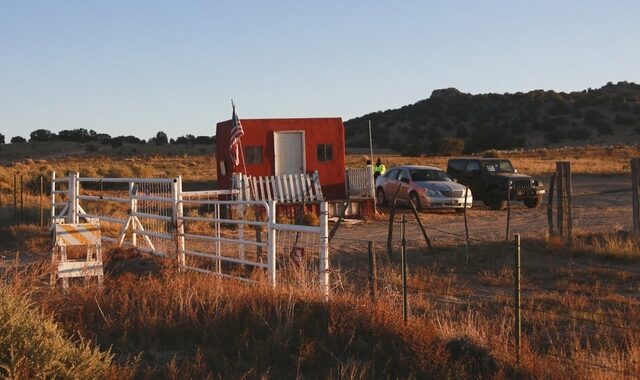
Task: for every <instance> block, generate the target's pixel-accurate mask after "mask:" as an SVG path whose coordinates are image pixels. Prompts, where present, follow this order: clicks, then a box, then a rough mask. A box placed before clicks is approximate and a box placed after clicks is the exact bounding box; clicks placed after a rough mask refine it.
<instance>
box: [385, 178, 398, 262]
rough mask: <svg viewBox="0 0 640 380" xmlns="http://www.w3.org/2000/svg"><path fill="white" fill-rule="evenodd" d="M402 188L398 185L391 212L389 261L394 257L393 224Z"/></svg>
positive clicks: (388, 246) (388, 238)
mask: <svg viewBox="0 0 640 380" xmlns="http://www.w3.org/2000/svg"><path fill="white" fill-rule="evenodd" d="M400 187H401V185H398V189H397V190H396V193H395V195H394V196H393V201H392V202H391V210H389V232H388V234H387V256H389V261H391V258H392V257H393V222H394V221H395V218H396V201H397V199H398V193H399V192H400Z"/></svg>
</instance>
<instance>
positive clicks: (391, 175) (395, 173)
mask: <svg viewBox="0 0 640 380" xmlns="http://www.w3.org/2000/svg"><path fill="white" fill-rule="evenodd" d="M398 173H400V170H398V169H393V170H391V171H390V172H387V174H385V177H387V178H389V179H398Z"/></svg>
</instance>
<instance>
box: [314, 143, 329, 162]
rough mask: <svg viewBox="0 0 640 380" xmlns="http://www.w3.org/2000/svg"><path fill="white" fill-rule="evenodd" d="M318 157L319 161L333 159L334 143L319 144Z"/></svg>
mask: <svg viewBox="0 0 640 380" xmlns="http://www.w3.org/2000/svg"><path fill="white" fill-rule="evenodd" d="M316 157H317V158H318V161H331V160H333V145H331V144H318V147H317V149H316Z"/></svg>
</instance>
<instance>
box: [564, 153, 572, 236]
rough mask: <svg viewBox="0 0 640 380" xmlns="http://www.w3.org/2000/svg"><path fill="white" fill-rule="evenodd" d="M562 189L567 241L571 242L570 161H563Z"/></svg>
mask: <svg viewBox="0 0 640 380" xmlns="http://www.w3.org/2000/svg"><path fill="white" fill-rule="evenodd" d="M564 191H565V193H566V200H567V201H566V209H565V210H566V213H567V243H568V244H569V245H572V244H573V185H572V179H571V162H569V161H565V163H564Z"/></svg>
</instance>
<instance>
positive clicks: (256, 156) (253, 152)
mask: <svg viewBox="0 0 640 380" xmlns="http://www.w3.org/2000/svg"><path fill="white" fill-rule="evenodd" d="M244 160H245V162H246V163H247V164H261V163H262V147H261V146H247V147H245V148H244Z"/></svg>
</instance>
